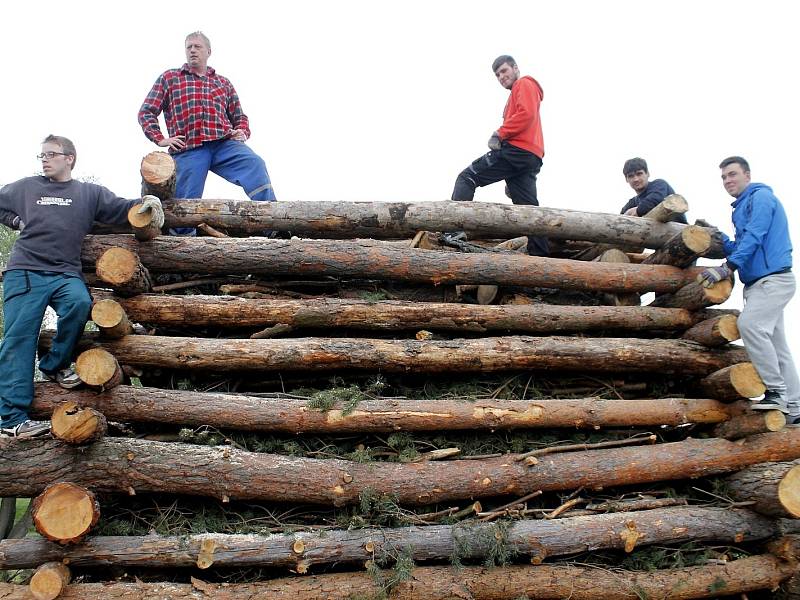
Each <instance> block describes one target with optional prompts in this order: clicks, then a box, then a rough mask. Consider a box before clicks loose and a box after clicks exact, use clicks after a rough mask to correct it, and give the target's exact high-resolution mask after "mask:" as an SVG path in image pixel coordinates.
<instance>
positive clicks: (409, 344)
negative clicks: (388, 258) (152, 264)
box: [39, 331, 746, 375]
mask: <svg viewBox="0 0 800 600" xmlns="http://www.w3.org/2000/svg"><path fill="white" fill-rule="evenodd" d="M52 336H53V333H52V331H46V332H42V334H41V335H40V336H39V343H40V346H41V347H42V348H47V347H49V345H50V342H51V339H52ZM98 343H99V344H100V346H101V347H102V348H103V349H105V350H107V351H108V352H110V353H111V354H113V355H114V356H115V357H116V358H117V360H119V361H120V362H121V363H123V364H126V365H131V366H135V367H162V368H170V369H191V370H198V369H200V370H205V371H217V372H218V371H259V372H263V371H282V370H290V371H297V370H303V371H329V370H336V369H358V370H364V369H367V370H376V369H380V370H383V371H386V372H394V373H398V372H400V373H402V372H415V373H441V372H460V373H468V372H482V373H488V372H496V371H506V370H521V369H557V370H567V371H592V372H638V373H641V372H647V373H650V372H658V373H683V374H686V375H707V374H709V373H712V372H714V371H716V370H718V369H722V368H723V367H726V366H729V365H731V364H735V363H738V362H742V361H743V360H744V359H745V358H746V354H745V351H744V349H743V348H735V347H725V348H720V349H716V348H713V349H712V348H705V347H703V346H700V345H699V344H695V343H693V342H684V341H682V340H662V339H653V340H647V339H638V338H572V337H560V336H552V337H528V336H513V337H511V336H509V337H494V338H481V339H457V340H380V339H367V338H299V339H273V340H249V339H248V340H230V339H200V338H186V337H165V336H154V335H129V336H126V337H124V338H122V339H119V340H101V339H99V338H98V337H97V336H92V335H89V334H84V337H83V341H82V342H81V343H80V344H79V346H78V348H79V349H83V348H84V347H87V346H95V345H97V344H98Z"/></svg>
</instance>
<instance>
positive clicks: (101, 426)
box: [51, 400, 108, 444]
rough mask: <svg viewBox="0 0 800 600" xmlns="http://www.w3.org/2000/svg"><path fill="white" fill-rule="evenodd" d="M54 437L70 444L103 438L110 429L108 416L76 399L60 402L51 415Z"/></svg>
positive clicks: (86, 442)
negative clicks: (81, 403) (79, 402)
mask: <svg viewBox="0 0 800 600" xmlns="http://www.w3.org/2000/svg"><path fill="white" fill-rule="evenodd" d="M51 425H52V434H53V437H54V438H56V439H58V440H61V441H62V442H66V443H68V444H88V443H91V442H96V441H97V440H99V439H102V438H103V436H105V434H106V432H107V431H108V423H107V422H106V418H105V417H104V416H103V415H102V414H101V413H99V412H98V411H96V410H95V409H93V408H90V407H86V406H80V405H79V404H78V402H76V401H75V400H67V401H65V402H61V403H60V404H58V405H57V406H56V407H55V409H54V410H53V414H52V417H51Z"/></svg>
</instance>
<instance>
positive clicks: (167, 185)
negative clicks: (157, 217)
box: [139, 151, 177, 203]
mask: <svg viewBox="0 0 800 600" xmlns="http://www.w3.org/2000/svg"><path fill="white" fill-rule="evenodd" d="M139 172H140V173H141V174H142V196H145V195H147V194H151V195H153V196H156V197H157V198H158V199H159V200H161V202H162V203H163V202H166V201H167V200H171V199H172V198H173V197H174V196H175V174H176V172H177V170H176V168H175V159H173V158H172V157H171V156H170V155H169V154H168V153H167V152H161V151H154V152H151V153H150V154H147V155H146V156H145V157H144V158H143V159H142V166H141V168H140V169H139Z"/></svg>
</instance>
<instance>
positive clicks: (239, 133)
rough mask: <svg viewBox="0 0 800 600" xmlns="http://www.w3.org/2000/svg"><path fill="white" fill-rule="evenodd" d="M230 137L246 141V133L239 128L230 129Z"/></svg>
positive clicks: (238, 140)
mask: <svg viewBox="0 0 800 600" xmlns="http://www.w3.org/2000/svg"><path fill="white" fill-rule="evenodd" d="M231 139H232V140H235V141H237V142H246V141H247V134H246V133H245V132H244V131H242V130H241V129H234V130H233V131H231Z"/></svg>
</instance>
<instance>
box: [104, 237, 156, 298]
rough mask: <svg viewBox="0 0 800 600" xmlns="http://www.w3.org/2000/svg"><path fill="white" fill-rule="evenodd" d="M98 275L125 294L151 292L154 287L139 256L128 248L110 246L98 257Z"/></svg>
mask: <svg viewBox="0 0 800 600" xmlns="http://www.w3.org/2000/svg"><path fill="white" fill-rule="evenodd" d="M95 272H96V273H97V276H98V277H99V278H100V279H101V280H102V281H104V282H105V283H107V284H108V285H110V286H111V287H113V288H114V289H115V290H116V291H117V292H118V293H120V294H123V295H135V294H142V293H145V292H149V291H150V289H151V288H152V285H153V284H152V281H151V279H150V273H149V272H148V270H147V269H146V268H145V267H144V265H142V263H141V262H139V257H138V256H136V254H134V253H133V252H131V251H130V250H128V249H126V248H119V247H114V248H109V249H108V250H106V251H105V252H103V254H102V255H101V256H100V258H98V259H97V263H96V264H95Z"/></svg>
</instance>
